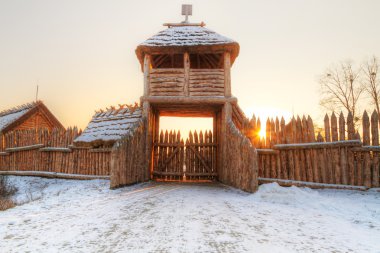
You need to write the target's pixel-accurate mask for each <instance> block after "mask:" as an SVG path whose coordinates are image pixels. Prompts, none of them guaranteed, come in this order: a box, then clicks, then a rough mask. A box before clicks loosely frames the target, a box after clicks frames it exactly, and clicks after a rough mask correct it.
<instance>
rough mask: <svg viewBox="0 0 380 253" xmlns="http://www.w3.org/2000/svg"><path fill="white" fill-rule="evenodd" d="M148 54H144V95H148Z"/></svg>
mask: <svg viewBox="0 0 380 253" xmlns="http://www.w3.org/2000/svg"><path fill="white" fill-rule="evenodd" d="M149 72H150V55H148V54H145V56H144V96H148V95H149Z"/></svg>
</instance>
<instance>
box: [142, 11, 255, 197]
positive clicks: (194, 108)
mask: <svg viewBox="0 0 380 253" xmlns="http://www.w3.org/2000/svg"><path fill="white" fill-rule="evenodd" d="M164 26H167V29H165V30H163V31H161V32H159V33H158V34H156V35H154V36H153V37H151V38H149V39H148V40H146V41H144V42H143V43H141V44H140V45H139V46H138V47H137V49H136V55H137V57H138V59H139V61H140V64H141V70H142V71H143V73H144V95H143V96H142V97H141V104H142V105H143V118H144V121H145V126H146V150H145V154H146V161H147V162H148V166H147V167H148V168H147V169H148V170H149V171H147V172H146V173H147V174H149V175H150V178H151V179H164V180H170V179H173V180H182V179H183V178H184V177H186V178H187V179H195V180H202V179H219V178H220V174H221V173H223V170H225V168H226V163H227V162H228V161H227V160H228V159H227V157H228V155H229V154H228V153H229V152H231V150H228V142H227V138H228V136H227V135H228V134H229V132H231V131H228V130H229V129H231V126H230V125H229V124H233V123H232V122H234V123H235V124H234V125H236V127H237V128H236V129H239V124H240V123H241V122H242V120H241V118H240V121H239V117H243V116H242V115H243V114H241V113H240V114H239V112H241V110H239V108H238V106H237V99H236V98H235V97H233V96H232V94H231V66H232V65H233V63H234V61H235V59H236V57H237V56H238V54H239V44H238V43H237V42H236V41H234V40H232V39H229V38H227V37H225V36H222V35H220V34H218V33H216V32H214V31H212V30H209V29H207V28H206V27H205V24H204V23H203V22H202V23H189V22H188V21H187V18H186V21H184V22H182V23H168V24H164ZM160 116H176V117H212V118H213V133H212V134H211V132H208V133H204V134H202V135H200V134H199V135H198V134H197V135H195V136H194V138H193V136H190V137H189V139H188V140H187V141H184V140H183V139H181V137H180V136H179V135H178V134H174V133H172V134H166V135H164V134H161V135H160V133H159V118H160ZM244 119H245V118H244ZM239 122H240V123H239ZM241 125H242V124H240V127H241ZM237 131H239V130H237ZM239 133H240V132H239ZM232 134H233V133H232ZM192 138H193V139H192ZM242 138H243V137H242ZM246 145H250V144H246ZM252 149H253V148H252ZM237 152H240V151H239V150H237ZM250 152H251V151H250ZM249 155H251V153H250V154H248V156H249ZM240 160H241V159H240ZM238 162H240V161H238ZM224 175H227V174H226V173H225V172H224ZM225 177H226V178H227V176H225ZM231 180H232V179H231ZM234 180H235V179H234ZM236 180H238V179H236ZM227 181H228V180H227ZM250 191H253V190H250Z"/></svg>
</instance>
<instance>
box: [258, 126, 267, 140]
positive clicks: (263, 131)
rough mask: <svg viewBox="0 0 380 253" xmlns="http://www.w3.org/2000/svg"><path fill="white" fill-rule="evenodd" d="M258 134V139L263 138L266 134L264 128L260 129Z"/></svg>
mask: <svg viewBox="0 0 380 253" xmlns="http://www.w3.org/2000/svg"><path fill="white" fill-rule="evenodd" d="M259 136H260V139H262V138H265V136H266V131H265V128H261V129H260V131H259Z"/></svg>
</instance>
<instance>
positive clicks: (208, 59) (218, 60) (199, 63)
mask: <svg viewBox="0 0 380 253" xmlns="http://www.w3.org/2000/svg"><path fill="white" fill-rule="evenodd" d="M223 64H224V62H223V54H190V68H192V69H222V68H223Z"/></svg>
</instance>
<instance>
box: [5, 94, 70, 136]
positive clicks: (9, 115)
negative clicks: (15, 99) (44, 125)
mask: <svg viewBox="0 0 380 253" xmlns="http://www.w3.org/2000/svg"><path fill="white" fill-rule="evenodd" d="M37 110H40V111H42V112H43V113H44V114H45V115H46V118H47V120H48V121H49V122H51V124H52V126H54V127H58V128H62V129H63V128H64V127H63V126H62V124H61V123H60V122H59V121H58V120H57V118H56V117H55V116H54V115H53V114H52V113H51V112H50V111H49V109H48V108H47V107H46V106H45V105H44V104H43V102H42V101H35V102H31V103H27V104H23V105H20V106H16V107H13V108H11V109H7V110H4V111H2V112H0V132H6V131H9V130H12V128H13V127H15V126H17V125H18V124H21V123H22V122H23V121H24V120H25V119H27V118H28V117H29V116H30V115H32V114H33V113H35V112H36V111H37Z"/></svg>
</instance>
